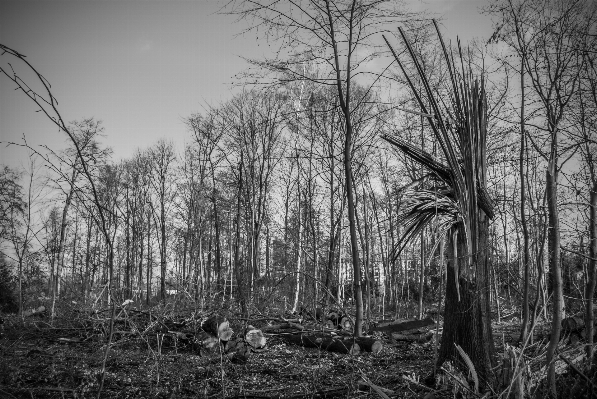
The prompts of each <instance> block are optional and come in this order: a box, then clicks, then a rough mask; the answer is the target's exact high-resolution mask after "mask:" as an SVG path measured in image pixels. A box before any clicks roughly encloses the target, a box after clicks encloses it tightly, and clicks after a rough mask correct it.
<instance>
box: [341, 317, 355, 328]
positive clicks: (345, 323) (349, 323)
mask: <svg viewBox="0 0 597 399" xmlns="http://www.w3.org/2000/svg"><path fill="white" fill-rule="evenodd" d="M339 327H340V328H341V329H342V330H346V331H352V329H353V328H354V325H353V324H352V320H351V319H350V318H349V317H347V316H344V317H343V318H342V321H340V326H339Z"/></svg>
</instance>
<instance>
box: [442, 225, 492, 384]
mask: <svg viewBox="0 0 597 399" xmlns="http://www.w3.org/2000/svg"><path fill="white" fill-rule="evenodd" d="M479 219H480V220H479V253H478V254H477V256H473V259H472V262H473V265H472V269H473V270H476V271H477V276H476V278H474V277H472V276H470V275H465V274H464V273H460V277H459V278H458V286H457V285H456V273H458V271H459V270H460V271H462V270H463V268H464V267H465V264H464V262H465V260H466V256H467V254H466V246H465V243H464V240H465V236H464V232H463V230H462V228H461V227H460V228H459V229H458V232H457V233H456V234H451V235H450V245H448V259H449V261H448V265H447V283H446V305H445V310H444V330H443V335H442V342H441V348H440V352H439V358H438V366H441V365H442V364H443V363H444V361H446V360H451V361H453V362H455V363H456V364H460V365H462V366H463V369H464V370H465V371H466V372H468V370H467V367H466V365H465V363H464V360H463V359H462V357H461V356H460V354H459V353H458V351H457V349H456V345H459V346H460V347H461V348H462V349H463V350H464V352H465V353H466V354H467V355H468V356H469V357H470V359H471V360H472V362H473V365H474V366H475V369H476V371H477V374H478V376H479V379H480V381H482V385H484V384H486V383H491V378H492V377H491V366H492V360H491V359H492V356H493V353H494V350H495V349H494V345H493V336H492V333H491V319H490V313H489V305H490V302H489V289H490V285H489V284H488V283H487V278H488V276H489V273H488V270H487V269H488V267H487V260H488V258H487V252H486V248H487V232H488V229H487V228H488V222H487V218H486V217H485V215H484V214H482V215H480V217H479ZM483 271H485V272H486V273H483ZM438 368H439V367H438Z"/></svg>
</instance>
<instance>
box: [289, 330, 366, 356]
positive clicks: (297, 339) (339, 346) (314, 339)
mask: <svg viewBox="0 0 597 399" xmlns="http://www.w3.org/2000/svg"><path fill="white" fill-rule="evenodd" d="M282 337H283V338H284V339H285V340H286V341H288V342H290V343H293V344H295V345H299V346H304V347H305V348H318V349H321V350H326V351H329V352H337V353H344V354H351V355H356V354H358V353H359V352H360V351H361V347H360V346H359V344H357V343H356V342H354V341H353V340H351V339H350V340H349V339H346V340H342V339H336V338H327V337H326V338H323V337H318V336H316V335H306V334H288V335H284V336H282Z"/></svg>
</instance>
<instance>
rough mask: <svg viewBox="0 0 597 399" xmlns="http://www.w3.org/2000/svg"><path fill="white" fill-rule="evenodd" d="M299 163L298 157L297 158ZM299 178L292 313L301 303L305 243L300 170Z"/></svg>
mask: <svg viewBox="0 0 597 399" xmlns="http://www.w3.org/2000/svg"><path fill="white" fill-rule="evenodd" d="M297 162H298V157H297ZM298 170H299V174H298V178H297V187H298V201H297V203H298V206H297V222H298V240H297V244H296V245H297V250H296V285H295V289H294V301H293V302H292V311H293V312H296V311H297V308H298V302H299V294H300V288H301V261H302V249H303V247H302V241H303V221H302V212H301V184H300V168H299V169H298Z"/></svg>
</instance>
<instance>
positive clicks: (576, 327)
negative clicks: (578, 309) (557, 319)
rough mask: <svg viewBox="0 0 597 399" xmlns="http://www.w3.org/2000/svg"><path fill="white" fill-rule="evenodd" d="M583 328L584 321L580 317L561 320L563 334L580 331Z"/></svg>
mask: <svg viewBox="0 0 597 399" xmlns="http://www.w3.org/2000/svg"><path fill="white" fill-rule="evenodd" d="M584 327H585V321H584V319H583V318H582V317H578V316H573V317H566V318H565V319H564V320H562V329H563V330H564V331H565V332H574V331H580V330H582V329H583V328H584Z"/></svg>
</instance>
